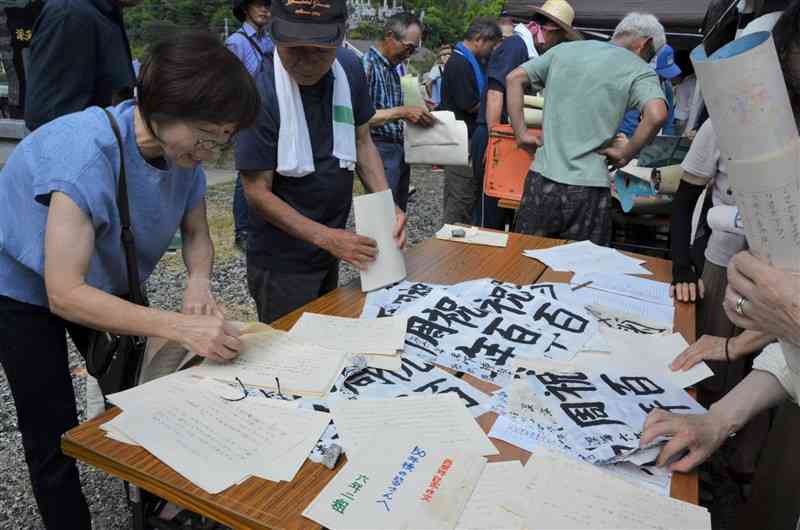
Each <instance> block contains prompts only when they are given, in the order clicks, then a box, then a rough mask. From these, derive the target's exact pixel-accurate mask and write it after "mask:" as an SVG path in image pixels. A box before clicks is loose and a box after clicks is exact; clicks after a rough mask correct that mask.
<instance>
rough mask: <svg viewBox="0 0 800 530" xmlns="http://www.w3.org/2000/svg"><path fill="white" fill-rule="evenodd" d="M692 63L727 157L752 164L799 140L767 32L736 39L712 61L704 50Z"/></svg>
mask: <svg viewBox="0 0 800 530" xmlns="http://www.w3.org/2000/svg"><path fill="white" fill-rule="evenodd" d="M691 58H692V64H694V68H695V72H696V73H697V80H698V81H699V84H700V87H701V89H702V92H703V98H704V100H705V102H706V106H707V107H708V112H709V115H710V116H711V121H713V122H714V131H715V132H716V133H717V137H718V139H719V147H720V150H721V151H722V152H723V154H725V155H727V156H728V157H729V158H731V159H733V160H750V159H752V158H755V157H759V156H762V155H763V154H764V153H771V152H773V151H777V150H780V149H783V148H785V147H786V146H787V145H789V144H790V143H791V142H792V141H793V140H795V139H796V138H797V136H798V134H797V125H796V124H795V121H794V114H793V113H792V107H791V104H790V103H789V93H788V91H787V90H786V83H785V82H784V79H783V73H782V71H781V66H780V62H779V60H778V54H777V52H776V50H775V43H774V42H773V40H772V36H771V35H770V33H769V32H765V31H762V32H759V33H753V34H751V35H748V36H746V37H742V38H741V39H737V40H735V41H733V42H731V43H729V44H726V45H725V46H723V47H722V48H720V49H719V50H717V51H716V52H714V54H712V55H711V57H707V56H706V53H705V50H704V49H703V46H702V45H700V46H698V47H697V48H695V50H694V51H693V52H692V55H691ZM762 174H763V173H762Z"/></svg>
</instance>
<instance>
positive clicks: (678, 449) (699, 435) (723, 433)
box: [639, 407, 731, 473]
mask: <svg viewBox="0 0 800 530" xmlns="http://www.w3.org/2000/svg"><path fill="white" fill-rule="evenodd" d="M730 432H731V431H730V429H729V427H728V423H727V422H726V421H725V420H724V418H723V417H722V415H720V414H718V413H716V412H715V411H714V407H712V408H711V410H710V411H709V412H708V413H707V414H697V415H680V414H673V413H671V412H667V411H665V410H661V409H656V410H654V411H652V412H651V413H650V414H649V415H648V416H647V420H646V421H645V423H644V429H643V430H642V438H641V440H640V442H639V445H640V447H646V446H648V445H650V444H651V443H653V442H654V441H655V440H656V439H657V438H659V437H662V436H666V437H668V438H670V440H669V442H667V444H666V445H665V446H664V447H663V448H662V449H661V453H659V455H658V459H657V460H656V465H658V466H665V465H667V464H668V463H669V462H670V461H671V460H672V459H674V458H676V457H678V456H679V455H681V453H683V452H684V451H688V452H687V453H686V454H684V455H683V456H680V457H679V458H677V460H675V461H674V462H672V463H671V464H669V470H670V471H680V472H684V473H686V472H688V471H691V470H692V469H694V468H695V467H696V466H697V465H699V464H701V463H703V462H704V461H705V460H706V459H707V458H708V457H709V456H711V454H712V453H713V452H714V451H716V450H717V449H718V448H719V447H720V446H721V445H722V444H723V442H724V441H725V439H726V438H727V437H728V435H729V434H730Z"/></svg>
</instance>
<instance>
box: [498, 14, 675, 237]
mask: <svg viewBox="0 0 800 530" xmlns="http://www.w3.org/2000/svg"><path fill="white" fill-rule="evenodd" d="M665 43H666V37H665V35H664V27H663V26H662V25H661V24H660V23H659V22H658V20H657V19H656V18H655V17H654V16H653V15H647V14H641V13H631V14H629V15H627V16H626V17H625V18H624V19H623V20H622V22H620V23H619V25H618V26H617V28H616V30H615V31H614V36H613V37H612V39H611V42H600V41H577V42H566V43H562V44H559V45H558V46H555V47H553V48H551V49H550V50H549V51H548V52H547V53H545V54H544V55H542V56H541V57H538V58H536V59H532V60H530V61H528V62H526V63H524V64H523V65H522V66H520V67H519V68H517V69H515V70H514V71H512V72H511V73H510V74H509V75H508V78H507V89H506V90H507V95H506V97H507V101H508V103H507V105H508V113H509V118H510V120H511V124H512V126H513V127H514V133H515V134H516V137H517V143H518V144H519V145H520V147H523V148H525V149H528V150H529V151H531V152H535V153H536V159H535V161H534V163H533V165H532V168H531V170H530V171H529V172H528V176H527V178H526V181H525V190H524V192H523V196H522V204H521V205H520V209H519V211H518V214H517V222H516V226H515V229H516V231H518V232H521V233H525V234H534V235H541V236H547V237H558V238H565V239H572V240H578V241H580V240H586V239H589V240H591V241H592V242H594V243H597V244H600V245H608V244H609V243H610V242H611V192H610V189H609V180H610V179H609V170H608V167H609V166H613V167H614V168H619V167H622V166H624V165H626V164H627V163H628V162H629V161H630V160H631V159H633V158H634V157H636V155H637V154H638V153H639V151H640V150H641V148H642V147H643V146H645V145H647V144H648V143H649V142H650V141H651V140H652V139H653V137H654V136H655V135H656V134H657V132H658V131H659V129H661V126H662V124H663V123H664V121H665V120H666V118H667V107H666V104H665V98H664V93H663V91H662V90H661V86H660V84H659V81H658V75H657V74H656V72H655V70H653V68H652V67H650V66H649V65H648V63H649V62H650V61H651V60H652V59H653V57H655V55H656V53H657V52H658V50H659V49H661V47H662V46H664V44H665ZM526 87H531V88H532V89H533V91H534V92H538V91H542V90H545V108H544V122H543V144H541V145H540V143H539V141H538V140H537V139H536V138H534V136H533V135H532V134H530V133H529V132H528V129H527V127H526V126H525V120H524V117H523V111H522V107H523V94H524V90H525V88H526ZM628 109H637V110H638V111H640V112H641V113H642V121H641V123H640V124H639V127H638V128H637V129H636V132H635V133H634V134H633V136H632V137H631V138H630V139H629V140H625V139H623V138H618V137H616V136H615V135H616V131H617V129H618V128H619V125H620V122H621V121H622V118H623V116H624V114H625V111H626V110H628Z"/></svg>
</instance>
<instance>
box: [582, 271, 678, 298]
mask: <svg viewBox="0 0 800 530" xmlns="http://www.w3.org/2000/svg"><path fill="white" fill-rule="evenodd" d="M570 283H571V284H572V285H584V284H587V283H588V284H590V285H589V286H588V287H589V288H591V289H598V290H600V291H605V292H609V293H614V294H619V295H623V296H627V297H629V298H634V299H636V300H642V301H644V302H649V303H652V304H660V305H666V306H670V307H673V306H674V305H675V303H674V300H673V299H672V297H671V296H670V295H669V291H670V284H668V283H666V282H657V281H655V280H648V279H646V278H637V277H636V276H628V275H626V274H618V273H603V272H592V273H581V274H575V275H574V276H573V277H572V280H570Z"/></svg>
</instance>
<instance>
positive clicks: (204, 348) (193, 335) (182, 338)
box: [168, 315, 243, 362]
mask: <svg viewBox="0 0 800 530" xmlns="http://www.w3.org/2000/svg"><path fill="white" fill-rule="evenodd" d="M175 331H176V340H177V341H178V342H180V343H181V344H183V345H184V346H186V348H187V349H188V350H189V351H191V352H194V353H196V354H197V355H200V356H202V357H208V358H209V359H211V360H214V361H218V362H225V361H229V360H231V359H234V358H236V356H237V355H238V354H239V351H240V350H241V349H242V348H243V344H242V341H241V340H240V339H239V330H238V329H236V327H235V326H234V325H233V324H231V323H230V322H228V321H226V320H225V319H224V318H221V317H219V316H215V315H186V316H184V317H183V318H182V319H181V321H180V322H179V323H178V324H177V326H176V330H175ZM168 338H171V337H168Z"/></svg>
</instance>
